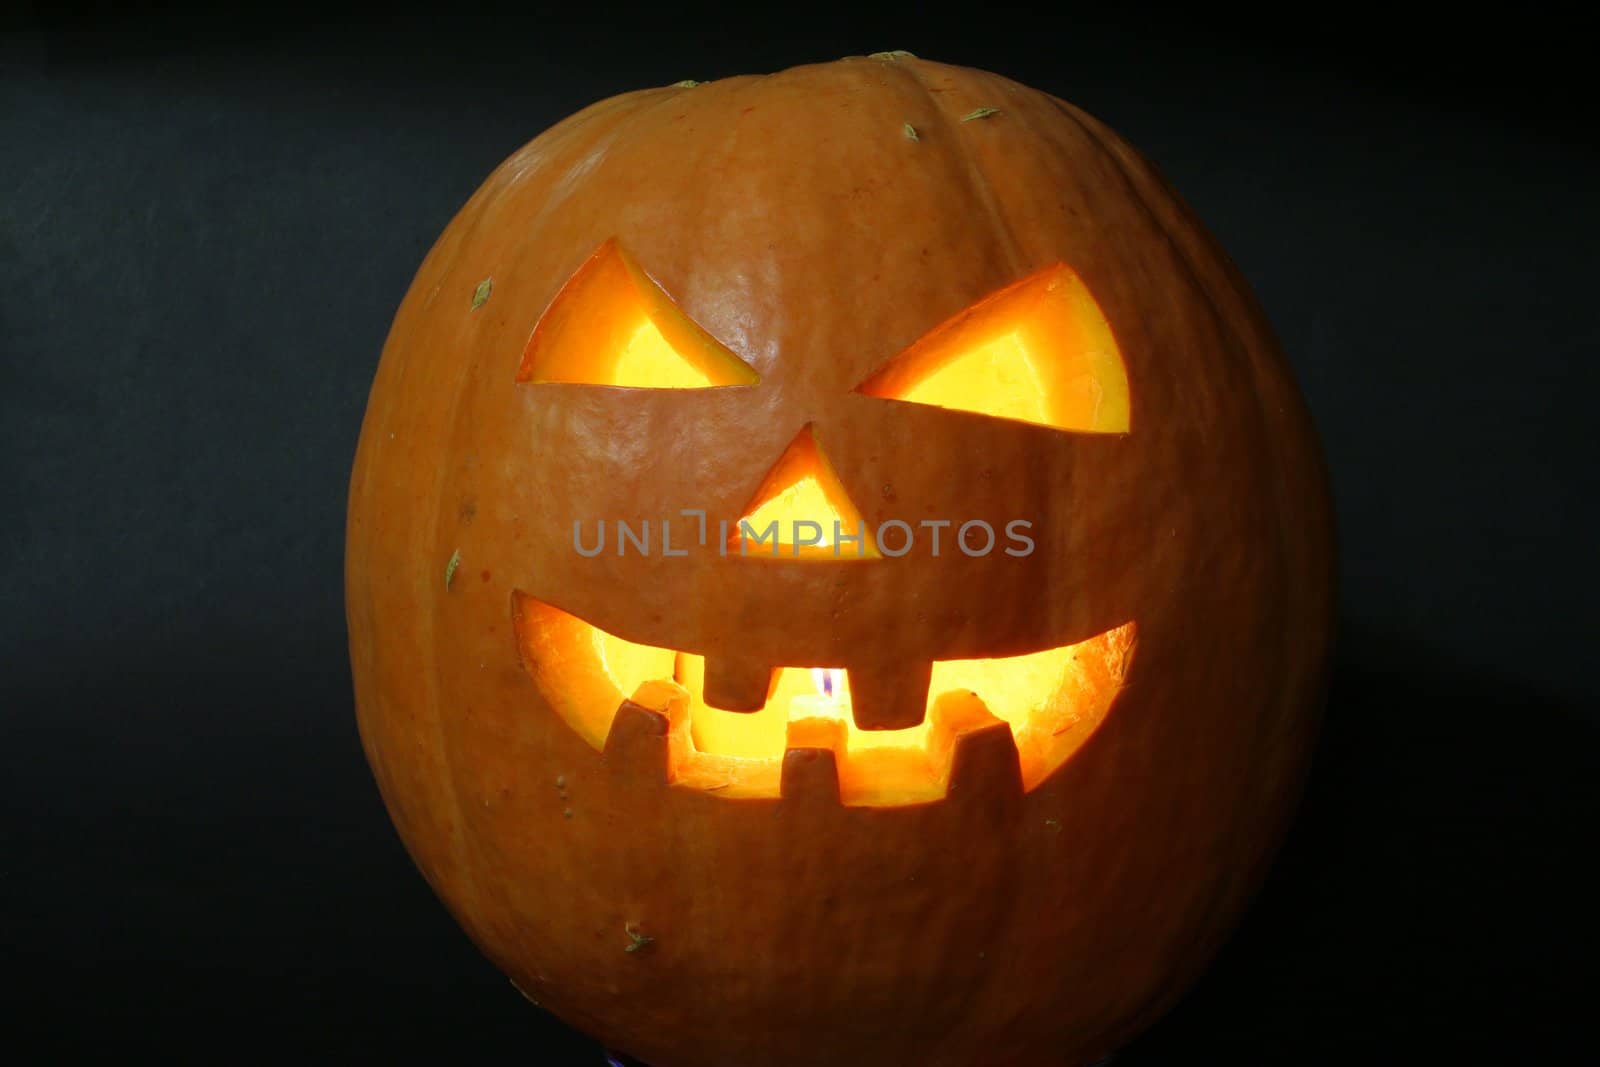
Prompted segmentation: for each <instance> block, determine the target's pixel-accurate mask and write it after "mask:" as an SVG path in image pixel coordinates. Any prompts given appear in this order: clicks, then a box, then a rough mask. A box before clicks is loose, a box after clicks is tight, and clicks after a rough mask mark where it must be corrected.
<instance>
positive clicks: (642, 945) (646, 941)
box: [622, 923, 656, 953]
mask: <svg viewBox="0 0 1600 1067" xmlns="http://www.w3.org/2000/svg"><path fill="white" fill-rule="evenodd" d="M622 929H623V931H624V932H626V933H627V935H628V937H629V941H628V945H627V947H626V948H624V949H623V950H622V951H624V952H627V953H634V952H639V951H641V950H643V949H646V948H648V947H650V946H651V945H653V944H655V940H656V939H655V938H653V937H651V936H650V935H649V934H641V933H640V932H639V931H637V930H635V929H634V928H633V924H632V923H628V924H627V925H626V926H624V927H623V928H622Z"/></svg>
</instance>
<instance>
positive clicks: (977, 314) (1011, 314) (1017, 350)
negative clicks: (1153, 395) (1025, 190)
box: [857, 263, 1131, 433]
mask: <svg viewBox="0 0 1600 1067" xmlns="http://www.w3.org/2000/svg"><path fill="white" fill-rule="evenodd" d="M857 391H858V392H862V393H865V394H867V395H868V396H878V397H884V398H886V399H889V400H904V401H908V402H910V403H914V404H931V405H933V406H935V407H942V408H950V409H953V410H956V411H971V412H976V413H978V414H980V415H989V416H992V417H995V418H1001V419H1015V420H1018V421H1021V422H1031V423H1037V424H1039V425H1042V426H1051V427H1054V428H1056V429H1058V430H1076V431H1083V432H1092V433H1126V432H1127V431H1128V429H1129V425H1130V421H1131V411H1130V401H1129V396H1128V376H1127V372H1126V370H1125V369H1124V367H1123V363H1122V355H1121V352H1120V351H1119V350H1118V348H1117V342H1116V339H1115V338H1114V337H1113V336H1112V335H1111V326H1110V324H1109V323H1108V322H1107V321H1106V318H1105V315H1104V314H1102V313H1101V311H1100V306H1099V305H1098V304H1097V303H1096V302H1095V299H1094V297H1093V295H1091V294H1090V292H1089V290H1088V287H1086V286H1085V285H1084V284H1083V281H1082V279H1080V278H1079V277H1078V276H1077V275H1076V274H1074V273H1073V272H1072V271H1071V270H1070V269H1068V268H1067V267H1066V266H1065V265H1064V264H1059V263H1058V264H1056V265H1054V266H1051V267H1046V268H1045V269H1044V270H1041V271H1037V272H1035V273H1033V274H1031V275H1029V276H1028V277H1026V278H1023V279H1022V280H1021V281H1019V282H1016V283H1014V284H1012V285H1010V286H1007V287H1006V288H1004V289H1002V290H1000V291H999V292H998V293H995V294H993V295H992V296H989V297H987V298H985V299H984V300H981V301H979V302H978V303H977V304H975V305H973V306H972V307H970V308H968V309H967V310H966V311H964V312H962V313H961V314H959V315H957V316H956V317H955V318H953V319H951V320H950V321H949V322H946V323H945V324H944V325H942V326H939V327H938V328H936V329H934V330H933V331H932V332H930V333H928V334H927V335H926V336H924V337H923V338H922V339H921V340H919V341H917V343H916V344H914V345H912V346H911V347H910V348H908V349H906V350H905V351H904V352H902V353H901V354H900V355H898V356H896V357H895V358H893V359H891V360H890V361H889V362H888V363H886V364H885V365H884V366H883V367H881V368H880V369H879V370H878V371H877V372H876V373H874V374H873V375H872V377H870V378H868V379H867V380H866V381H865V382H863V383H862V384H861V385H860V386H859V387H858V389H857Z"/></svg>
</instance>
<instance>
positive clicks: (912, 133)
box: [900, 122, 922, 141]
mask: <svg viewBox="0 0 1600 1067" xmlns="http://www.w3.org/2000/svg"><path fill="white" fill-rule="evenodd" d="M900 128H901V129H902V130H904V131H905V135H906V140H908V141H920V140H922V138H921V137H919V136H917V128H916V127H915V126H913V125H911V123H909V122H908V123H906V124H905V125H904V126H902V127H900Z"/></svg>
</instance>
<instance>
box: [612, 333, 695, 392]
mask: <svg viewBox="0 0 1600 1067" xmlns="http://www.w3.org/2000/svg"><path fill="white" fill-rule="evenodd" d="M611 378H612V382H613V384H616V385H630V386H635V387H637V388H643V389H704V388H706V387H708V386H710V385H712V384H713V383H712V381H711V379H710V378H709V377H707V376H706V374H705V372H704V371H702V370H700V369H699V368H698V367H696V366H694V365H693V364H691V363H690V362H689V361H688V360H686V359H684V358H683V357H682V356H680V355H678V353H677V350H676V349H674V348H673V347H672V346H671V345H669V344H668V343H667V339H666V338H665V337H663V336H661V331H660V330H659V329H657V328H656V324H655V323H653V322H651V321H650V320H649V319H644V320H643V321H642V322H640V323H639V328H638V329H636V330H634V331H633V335H632V336H631V337H629V338H628V342H627V344H625V345H624V346H623V347H622V351H620V352H618V353H617V362H616V365H615V366H614V367H613V368H612V371H611Z"/></svg>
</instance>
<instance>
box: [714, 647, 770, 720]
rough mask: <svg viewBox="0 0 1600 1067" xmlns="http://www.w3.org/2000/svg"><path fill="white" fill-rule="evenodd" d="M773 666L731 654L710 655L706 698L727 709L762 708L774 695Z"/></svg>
mask: <svg viewBox="0 0 1600 1067" xmlns="http://www.w3.org/2000/svg"><path fill="white" fill-rule="evenodd" d="M773 677H774V672H773V670H772V667H771V666H769V665H768V664H765V663H758V662H754V661H751V660H744V659H739V658H737V657H732V658H730V657H727V656H707V657H706V677H705V683H704V695H705V702H706V703H707V704H710V705H711V706H712V707H714V708H722V709H723V710H724V711H760V710H761V709H762V708H763V707H765V706H766V703H767V698H768V697H769V696H771V695H772V680H773Z"/></svg>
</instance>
